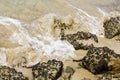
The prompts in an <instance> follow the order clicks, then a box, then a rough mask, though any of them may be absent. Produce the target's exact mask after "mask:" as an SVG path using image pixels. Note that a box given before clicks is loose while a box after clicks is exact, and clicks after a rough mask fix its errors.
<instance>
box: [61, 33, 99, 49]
mask: <svg viewBox="0 0 120 80" xmlns="http://www.w3.org/2000/svg"><path fill="white" fill-rule="evenodd" d="M88 39H93V40H94V41H95V42H98V38H97V36H96V35H94V34H91V33H89V32H77V33H75V34H67V35H65V36H64V38H62V40H67V41H68V42H69V43H71V44H72V45H73V47H74V48H75V49H76V50H79V49H83V50H88V49H89V48H90V47H91V46H93V45H92V44H90V45H84V44H83V43H79V42H78V40H88Z"/></svg>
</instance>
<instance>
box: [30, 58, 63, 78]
mask: <svg viewBox="0 0 120 80" xmlns="http://www.w3.org/2000/svg"><path fill="white" fill-rule="evenodd" d="M62 70H63V63H62V62H61V61H57V60H54V59H53V60H49V61H48V62H47V63H45V62H43V63H41V64H40V63H39V64H37V65H34V66H33V67H32V74H33V77H34V80H57V79H58V78H59V77H60V76H61V74H62Z"/></svg>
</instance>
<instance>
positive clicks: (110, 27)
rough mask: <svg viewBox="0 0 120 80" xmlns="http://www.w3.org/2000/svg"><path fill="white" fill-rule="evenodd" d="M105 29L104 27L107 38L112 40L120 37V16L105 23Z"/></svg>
mask: <svg viewBox="0 0 120 80" xmlns="http://www.w3.org/2000/svg"><path fill="white" fill-rule="evenodd" d="M103 27H104V32H105V37H106V38H109V39H111V38H113V37H115V36H116V35H119V34H120V16H119V17H112V18H111V19H110V20H107V21H105V23H104V25H103Z"/></svg>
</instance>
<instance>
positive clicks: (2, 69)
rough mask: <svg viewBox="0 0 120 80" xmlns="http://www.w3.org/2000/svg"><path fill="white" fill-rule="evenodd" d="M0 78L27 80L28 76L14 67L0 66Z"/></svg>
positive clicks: (1, 79)
mask: <svg viewBox="0 0 120 80" xmlns="http://www.w3.org/2000/svg"><path fill="white" fill-rule="evenodd" d="M0 80H28V78H27V77H24V76H23V74H22V73H21V72H17V71H16V70H15V69H14V68H10V67H7V66H0Z"/></svg>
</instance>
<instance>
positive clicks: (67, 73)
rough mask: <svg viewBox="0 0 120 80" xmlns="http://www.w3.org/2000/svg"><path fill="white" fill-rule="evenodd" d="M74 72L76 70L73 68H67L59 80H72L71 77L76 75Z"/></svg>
mask: <svg viewBox="0 0 120 80" xmlns="http://www.w3.org/2000/svg"><path fill="white" fill-rule="evenodd" d="M74 72H75V70H74V69H73V68H72V67H70V66H67V67H66V69H65V70H64V71H63V73H62V76H61V77H60V79H59V80H71V77H72V75H73V74H74Z"/></svg>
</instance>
